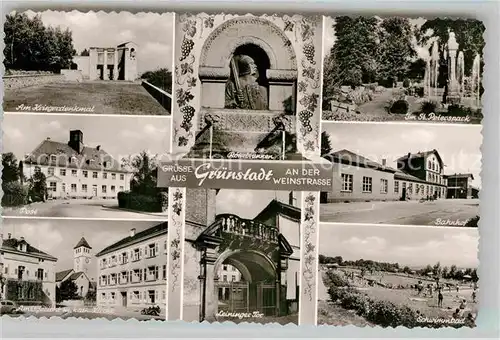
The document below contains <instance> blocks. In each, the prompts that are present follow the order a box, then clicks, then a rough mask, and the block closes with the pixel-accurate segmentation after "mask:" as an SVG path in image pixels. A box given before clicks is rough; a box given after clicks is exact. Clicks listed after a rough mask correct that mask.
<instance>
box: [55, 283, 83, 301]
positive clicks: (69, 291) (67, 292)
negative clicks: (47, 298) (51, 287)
mask: <svg viewBox="0 0 500 340" xmlns="http://www.w3.org/2000/svg"><path fill="white" fill-rule="evenodd" d="M77 298H78V286H77V285H76V284H75V282H73V281H72V280H66V281H63V282H62V283H61V286H60V287H56V302H62V301H67V300H74V299H77Z"/></svg>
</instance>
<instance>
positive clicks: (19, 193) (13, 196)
mask: <svg viewBox="0 0 500 340" xmlns="http://www.w3.org/2000/svg"><path fill="white" fill-rule="evenodd" d="M2 190H3V196H2V206H3V207H16V206H20V205H24V204H26V202H27V198H28V188H27V187H25V186H23V185H22V184H21V183H19V182H5V183H2Z"/></svg>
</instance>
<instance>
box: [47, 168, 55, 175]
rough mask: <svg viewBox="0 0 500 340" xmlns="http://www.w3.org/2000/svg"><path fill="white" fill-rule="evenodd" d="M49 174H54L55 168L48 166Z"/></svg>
mask: <svg viewBox="0 0 500 340" xmlns="http://www.w3.org/2000/svg"><path fill="white" fill-rule="evenodd" d="M47 174H48V175H49V176H54V168H48V169H47Z"/></svg>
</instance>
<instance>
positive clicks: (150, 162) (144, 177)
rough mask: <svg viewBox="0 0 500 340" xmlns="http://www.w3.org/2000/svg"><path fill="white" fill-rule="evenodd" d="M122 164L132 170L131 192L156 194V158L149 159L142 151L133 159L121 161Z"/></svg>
mask: <svg viewBox="0 0 500 340" xmlns="http://www.w3.org/2000/svg"><path fill="white" fill-rule="evenodd" d="M122 164H123V165H124V166H126V167H129V168H132V169H133V177H132V180H131V181H130V189H131V191H132V192H135V193H138V194H144V195H151V194H154V193H156V192H157V187H156V183H157V175H158V164H157V160H156V156H153V157H151V156H150V155H149V154H148V153H147V152H146V151H142V152H141V153H140V154H139V155H137V156H135V157H133V158H128V159H126V158H124V159H122Z"/></svg>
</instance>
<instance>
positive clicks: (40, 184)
mask: <svg viewBox="0 0 500 340" xmlns="http://www.w3.org/2000/svg"><path fill="white" fill-rule="evenodd" d="M30 185H31V189H30V196H31V199H32V200H33V202H37V201H43V202H45V200H46V199H47V193H48V190H47V177H46V176H45V174H44V173H43V172H41V171H40V170H35V173H34V174H33V176H32V177H31V179H30Z"/></svg>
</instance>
